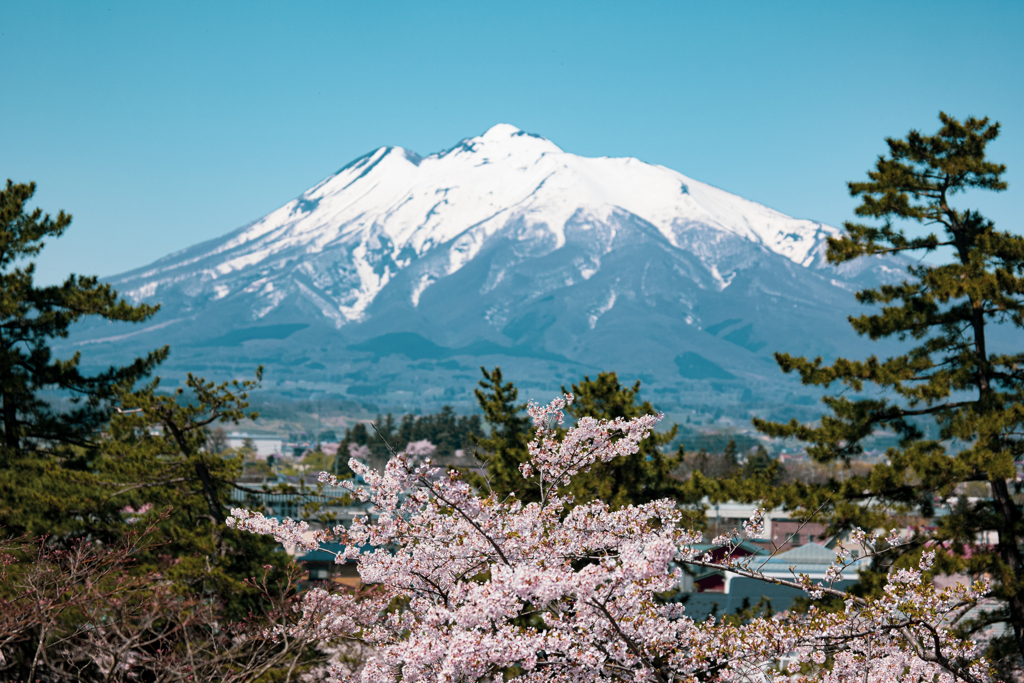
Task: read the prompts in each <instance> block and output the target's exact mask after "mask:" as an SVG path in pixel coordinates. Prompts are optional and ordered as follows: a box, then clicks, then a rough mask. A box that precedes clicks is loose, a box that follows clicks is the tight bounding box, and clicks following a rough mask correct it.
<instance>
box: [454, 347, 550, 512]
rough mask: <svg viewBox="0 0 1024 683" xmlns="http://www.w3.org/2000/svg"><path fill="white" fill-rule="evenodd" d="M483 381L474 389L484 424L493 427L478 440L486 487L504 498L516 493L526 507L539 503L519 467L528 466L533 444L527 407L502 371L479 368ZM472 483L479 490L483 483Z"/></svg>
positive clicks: (479, 456) (532, 487) (477, 445)
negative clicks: (529, 451) (520, 401)
mask: <svg viewBox="0 0 1024 683" xmlns="http://www.w3.org/2000/svg"><path fill="white" fill-rule="evenodd" d="M480 372H482V373H483V376H484V378H483V379H482V380H480V383H479V384H480V388H479V389H474V390H473V393H474V394H476V400H477V401H478V402H479V403H480V408H481V409H482V410H483V413H484V421H485V422H487V424H488V426H489V427H490V433H489V434H488V435H487V436H486V437H477V438H476V439H475V441H476V455H477V457H478V458H480V459H481V460H483V462H484V463H485V465H486V467H487V482H486V486H489V487H490V490H491V491H494V492H495V493H497V494H498V496H499V497H500V498H504V497H505V496H508V495H509V494H512V493H514V494H515V495H516V496H517V497H518V498H519V500H521V501H523V502H524V503H527V502H532V501H536V500H539V499H540V493H539V491H537V488H536V486H534V485H533V484H530V483H528V482H527V481H526V480H525V479H524V478H523V475H522V473H521V472H520V471H519V466H520V465H521V464H523V463H524V462H526V456H527V453H528V451H527V445H528V444H529V443H530V436H531V425H530V418H529V417H527V416H526V415H525V414H524V413H523V411H524V410H525V409H526V404H525V403H517V402H516V401H518V399H519V390H518V389H516V387H515V385H514V384H512V382H505V381H504V378H503V377H502V374H501V368H498V367H496V368H494V370H491V371H490V372H488V371H487V368H483V367H481V368H480ZM470 481H471V483H474V484H476V485H477V486H480V485H481V484H484V482H483V481H481V480H479V479H477V478H475V477H471V478H470Z"/></svg>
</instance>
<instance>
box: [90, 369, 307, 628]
mask: <svg viewBox="0 0 1024 683" xmlns="http://www.w3.org/2000/svg"><path fill="white" fill-rule="evenodd" d="M261 378H262V368H258V369H257V370H256V380H255V381H237V380H235V381H231V382H223V383H221V384H215V383H214V382H211V381H208V380H204V379H203V378H201V377H195V376H193V375H192V374H191V373H190V374H189V375H188V378H187V380H186V382H185V387H183V388H178V389H177V390H176V391H175V392H173V393H170V394H165V393H160V392H158V391H157V386H158V383H159V379H157V380H154V381H152V382H150V383H148V384H147V385H145V386H143V387H141V388H139V389H135V390H131V391H129V390H124V391H122V392H121V393H120V394H119V396H118V401H119V409H118V411H117V413H116V414H115V415H114V416H113V417H112V418H111V420H110V423H109V425H108V429H107V433H106V435H105V438H104V440H103V441H102V443H101V444H100V448H99V454H98V455H97V457H96V459H95V474H96V477H97V479H98V480H100V481H101V482H103V484H104V486H105V487H106V491H107V494H106V499H105V501H104V503H105V507H106V508H107V509H109V508H111V507H113V508H116V509H120V510H151V511H152V512H150V513H149V514H151V515H152V514H156V513H157V512H160V511H164V510H168V511H169V512H168V513H167V516H166V519H165V520H164V521H162V522H160V523H159V528H160V531H161V532H162V534H163V537H164V540H165V545H163V546H161V547H160V548H159V549H158V552H160V553H164V554H168V555H171V556H173V557H174V558H175V563H174V564H173V566H172V567H171V568H170V569H168V570H167V576H168V578H170V579H171V580H172V581H174V582H175V583H176V584H177V585H178V586H179V588H180V589H181V590H183V591H184V592H187V593H200V594H208V595H217V596H219V597H220V598H222V599H224V600H225V601H226V605H227V607H228V609H229V610H230V611H232V614H233V618H241V617H243V616H244V615H245V613H246V610H247V609H250V608H252V607H253V606H254V605H256V604H257V603H258V600H257V594H258V591H257V590H256V589H255V588H254V587H253V586H250V585H248V584H246V583H244V582H245V579H247V578H249V577H252V576H257V575H259V574H260V573H261V568H262V567H264V566H265V565H266V566H272V567H274V568H276V570H277V571H283V570H284V567H285V566H286V565H287V564H288V561H289V560H288V556H287V555H285V553H283V552H281V551H279V550H278V549H277V547H276V546H277V544H276V543H274V542H273V540H272V539H269V538H258V537H254V536H252V535H250V534H245V533H242V532H239V531H236V530H234V529H231V528H229V527H227V526H226V525H225V524H224V521H225V519H226V518H227V516H228V514H229V513H230V510H231V508H232V507H243V506H244V504H240V503H239V502H238V501H233V500H232V495H231V494H232V490H233V489H235V483H234V482H235V480H236V479H237V478H238V477H239V475H240V474H241V473H242V466H243V458H244V451H243V452H236V451H232V450H228V451H224V452H214V451H212V450H211V449H210V448H209V441H210V439H209V433H208V429H209V428H210V427H211V426H214V425H221V426H222V425H225V424H229V423H231V424H237V423H238V422H239V421H240V420H246V419H249V420H255V419H256V418H257V417H258V414H257V413H256V412H254V411H251V410H249V407H250V406H249V403H248V398H249V393H250V392H251V391H252V390H254V389H256V388H257V387H258V386H259V382H260V379H261ZM297 500H299V501H300V503H301V501H302V497H301V495H297ZM256 504H257V501H256V500H252V501H250V502H249V503H248V505H250V506H252V505H256ZM118 521H121V520H118ZM122 524H123V522H122ZM98 531H99V530H98ZM102 531H103V532H104V533H103V534H102V535H106V536H113V535H116V534H117V533H118V532H123V527H121V528H118V527H117V526H113V525H112V526H111V527H108V528H106V529H103V530H102ZM96 535H101V534H99V533H97V534H96ZM148 560H149V561H151V562H154V563H155V562H156V559H155V558H148Z"/></svg>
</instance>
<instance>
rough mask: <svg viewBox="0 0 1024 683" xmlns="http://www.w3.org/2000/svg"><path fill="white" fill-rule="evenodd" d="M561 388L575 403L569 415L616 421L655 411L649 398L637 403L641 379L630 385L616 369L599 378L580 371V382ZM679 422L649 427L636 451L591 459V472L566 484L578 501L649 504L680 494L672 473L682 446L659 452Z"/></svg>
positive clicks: (677, 463)
mask: <svg viewBox="0 0 1024 683" xmlns="http://www.w3.org/2000/svg"><path fill="white" fill-rule="evenodd" d="M562 392H563V393H569V392H571V393H572V394H573V397H574V400H573V404H572V405H571V406H569V407H568V408H567V409H566V412H567V413H569V414H570V415H571V416H572V417H574V418H576V419H579V418H580V417H583V416H589V417H595V418H599V419H606V420H614V419H615V418H619V417H621V418H626V419H630V418H634V417H640V416H641V415H656V414H657V412H658V411H656V410H655V409H654V406H652V405H651V404H650V402H649V401H643V402H640V401H639V400H638V395H639V393H640V382H639V380H638V381H637V382H636V383H635V384H634V385H633V386H632V387H625V386H622V385H621V384H620V383H619V378H618V375H616V374H615V373H614V372H602V373H598V375H597V379H594V380H592V379H590V377H589V376H584V378H583V381H582V382H580V383H579V384H573V385H572V388H571V389H569V390H566V388H565V387H562ZM678 432H679V425H673V426H672V427H671V428H670V429H668V430H667V431H664V432H652V433H651V435H650V436H648V437H647V438H646V439H644V440H643V441H642V442H641V444H640V450H639V451H637V452H636V453H634V454H633V455H630V456H628V457H625V458H615V459H614V460H612V461H610V462H606V463H597V464H595V465H594V466H593V467H592V468H591V469H590V471H589V472H586V473H585V474H581V475H579V476H578V477H576V479H575V480H574V481H573V484H572V487H571V488H570V491H571V493H572V494H573V496H574V497H575V501H576V502H577V503H584V502H588V501H591V500H595V499H599V500H602V501H604V502H605V503H607V504H608V505H609V506H610V507H612V508H621V507H623V506H626V505H634V504H638V503H647V502H650V501H652V500H656V499H658V498H666V497H679V496H680V491H681V488H680V485H679V482H678V481H677V480H676V479H674V478H672V476H671V472H672V470H674V469H675V468H676V467H678V466H679V465H681V464H682V461H683V450H682V449H681V448H680V449H679V452H678V453H676V454H675V455H674V456H671V457H666V456H665V454H664V453H663V452H662V449H663V448H664V447H665V446H668V445H669V444H670V443H672V441H674V440H675V438H676V434H677V433H678Z"/></svg>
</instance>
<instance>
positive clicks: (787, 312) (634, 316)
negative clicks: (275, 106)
mask: <svg viewBox="0 0 1024 683" xmlns="http://www.w3.org/2000/svg"><path fill="white" fill-rule="evenodd" d="M838 234H840V231H839V230H838V229H836V228H833V227H830V226H828V225H823V224H821V223H817V222H814V221H812V220H802V219H796V218H790V217H789V216H786V215H783V214H781V213H779V212H777V211H774V210H772V209H770V208H768V207H765V206H762V205H760V204H756V203H754V202H751V201H747V200H745V199H742V198H740V197H737V196H735V195H732V194H729V193H728V192H725V191H723V190H720V189H717V188H715V187H711V186H709V185H706V184H704V183H701V182H699V181H696V180H693V179H691V178H688V177H686V176H684V175H682V174H680V173H678V172H676V171H673V170H671V169H668V168H665V167H662V166H655V165H651V164H647V163H644V162H642V161H639V160H637V159H632V158H621V159H620V158H605V157H602V158H586V157H581V156H577V155H574V154H570V153H568V152H565V151H563V150H562V149H560V148H559V147H558V146H557V145H555V144H554V143H553V142H551V141H550V140H547V139H545V138H543V137H540V136H538V135H534V134H530V133H525V132H523V131H521V130H518V129H517V128H515V127H513V126H510V125H505V124H501V125H497V126H494V127H493V128H491V129H490V130H488V131H487V132H486V133H484V134H483V135H480V136H478V137H474V138H469V139H466V140H463V141H462V142H460V143H459V144H457V145H456V146H455V147H453V148H451V149H449V150H447V151H444V152H438V153H436V154H431V155H430V156H425V157H423V156H420V155H418V154H416V153H415V152H412V151H409V150H406V149H402V148H400V147H382V148H380V149H377V150H375V151H373V152H371V153H369V154H367V155H365V156H363V157H361V158H359V159H356V160H355V161H353V162H352V163H350V164H348V165H347V166H345V167H344V168H342V169H341V170H340V171H338V172H337V173H335V174H333V175H331V176H330V177H328V178H326V179H324V180H323V181H322V182H320V183H319V184H317V185H316V186H314V187H312V188H310V189H309V190H307V191H306V192H304V193H303V194H302V195H301V196H300V197H298V198H296V199H294V200H292V201H290V202H288V203H287V204H285V205H284V206H282V207H281V208H279V209H277V210H276V211H273V212H272V213H270V214H268V215H266V216H264V217H262V218H260V219H259V220H257V221H255V222H253V223H250V224H248V225H246V226H244V227H241V228H239V229H237V230H235V231H233V232H230V233H228V234H226V235H224V236H222V237H218V238H215V239H212V240H210V241H208V242H204V243H202V244H198V245H195V246H193V247H190V248H188V249H185V250H183V251H180V252H178V253H175V254H171V255H169V256H167V257H164V258H162V259H160V260H159V261H156V262H155V263H152V264H150V265H148V266H146V267H144V268H139V269H137V270H133V271H131V272H128V273H124V274H122V275H118V276H116V277H112V278H108V281H109V282H110V283H111V284H112V285H113V286H114V287H115V288H116V289H117V290H118V291H119V292H120V293H121V294H122V295H123V296H125V297H126V298H127V299H129V300H131V301H133V302H146V303H159V304H160V305H161V310H160V312H159V313H158V314H157V315H156V316H155V317H154V318H153V319H152V320H151V321H149V322H147V323H146V324H144V325H140V326H134V327H129V326H123V325H118V326H114V325H109V324H94V325H90V326H87V327H83V328H81V329H80V330H78V332H77V333H76V334H75V335H74V336H73V337H72V338H71V339H70V340H69V341H68V346H69V350H70V348H71V347H73V348H74V349H77V350H81V351H83V356H84V357H86V359H87V361H88V362H89V363H90V364H96V365H101V364H105V363H110V362H124V359H125V358H126V357H127V356H128V354H130V353H138V352H140V351H142V350H144V349H150V348H154V347H157V346H160V345H162V344H170V345H171V358H170V359H169V360H168V362H167V363H166V364H165V365H164V366H163V367H162V368H161V370H160V373H159V374H160V375H161V376H162V377H163V378H164V380H165V382H167V383H170V384H171V385H172V386H173V384H174V383H175V381H181V378H182V377H183V376H184V374H185V372H186V371H193V372H195V373H197V374H200V375H203V376H206V377H207V378H210V379H225V378H229V377H242V376H251V373H252V371H253V369H254V368H255V366H256V365H259V364H263V365H264V366H266V372H265V381H264V387H265V389H267V390H269V391H270V392H275V393H278V394H282V395H285V396H303V397H309V396H314V395H317V396H324V395H331V396H339V397H345V398H349V399H352V400H354V401H357V402H359V403H363V404H372V406H369V405H368V407H370V408H373V407H376V408H380V409H396V410H401V409H413V408H422V409H425V410H429V409H434V408H436V407H439V406H440V405H442V404H445V403H447V404H451V405H453V406H455V407H456V408H457V409H459V410H469V409H471V408H472V406H473V405H474V404H475V400H474V398H473V395H472V388H473V386H474V385H475V383H476V381H477V379H479V377H480V375H479V370H478V367H479V366H481V365H485V366H488V367H493V366H495V365H500V366H501V367H502V369H503V371H504V374H505V377H506V378H508V379H511V380H513V381H515V382H516V384H517V386H519V387H520V388H522V389H524V390H525V391H524V393H525V394H526V396H527V397H531V398H536V399H538V400H543V401H546V400H548V399H549V398H550V397H551V396H552V395H553V394H554V393H556V392H557V391H558V388H559V387H560V386H561V385H563V384H564V385H566V386H568V385H569V384H570V383H572V382H575V381H578V380H579V379H581V378H582V377H583V375H590V376H592V377H593V376H594V375H596V374H597V373H598V372H600V371H604V370H614V371H617V372H618V373H619V375H620V377H622V378H623V379H624V380H632V379H636V378H640V379H642V380H643V382H644V387H645V389H644V391H645V396H646V397H647V398H649V399H651V400H652V401H653V402H654V403H655V405H657V406H659V407H663V408H666V409H669V410H671V409H672V407H673V406H685V405H690V404H705V405H706V404H709V403H710V404H716V403H717V404H722V405H736V406H742V405H750V404H752V403H758V402H762V403H764V402H769V403H777V404H783V403H785V402H787V401H789V402H797V403H806V402H807V398H808V397H807V396H806V395H803V394H801V393H800V392H801V391H802V390H801V389H800V388H799V384H798V383H797V382H796V381H795V380H794V379H793V378H790V377H786V376H785V375H783V374H782V373H781V372H780V371H779V370H778V369H777V367H776V365H775V363H774V361H773V360H772V357H771V354H772V352H774V351H777V350H784V351H789V352H791V353H797V354H801V355H810V356H819V355H820V356H824V357H825V358H826V359H827V358H832V357H835V356H837V355H840V354H849V355H853V356H855V357H859V356H861V355H863V349H862V348H859V347H861V346H862V345H863V341H862V340H860V339H859V338H858V337H857V336H856V335H855V334H853V332H852V331H851V330H850V328H849V324H848V323H847V321H846V318H847V316H848V315H851V314H854V313H859V312H860V311H861V310H862V309H861V307H860V306H859V305H858V304H857V303H856V302H855V300H854V296H853V293H854V292H855V291H856V290H858V289H861V288H863V287H865V286H874V285H877V284H879V283H881V282H887V281H894V280H896V279H899V278H901V277H903V276H904V275H905V265H904V263H903V262H902V261H898V260H894V259H882V258H874V259H868V260H861V261H859V262H855V263H854V264H852V266H851V265H848V266H846V267H844V268H840V269H837V268H835V267H832V266H830V265H828V264H827V263H826V261H825V249H826V239H827V238H828V237H829V236H835V235H838Z"/></svg>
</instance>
